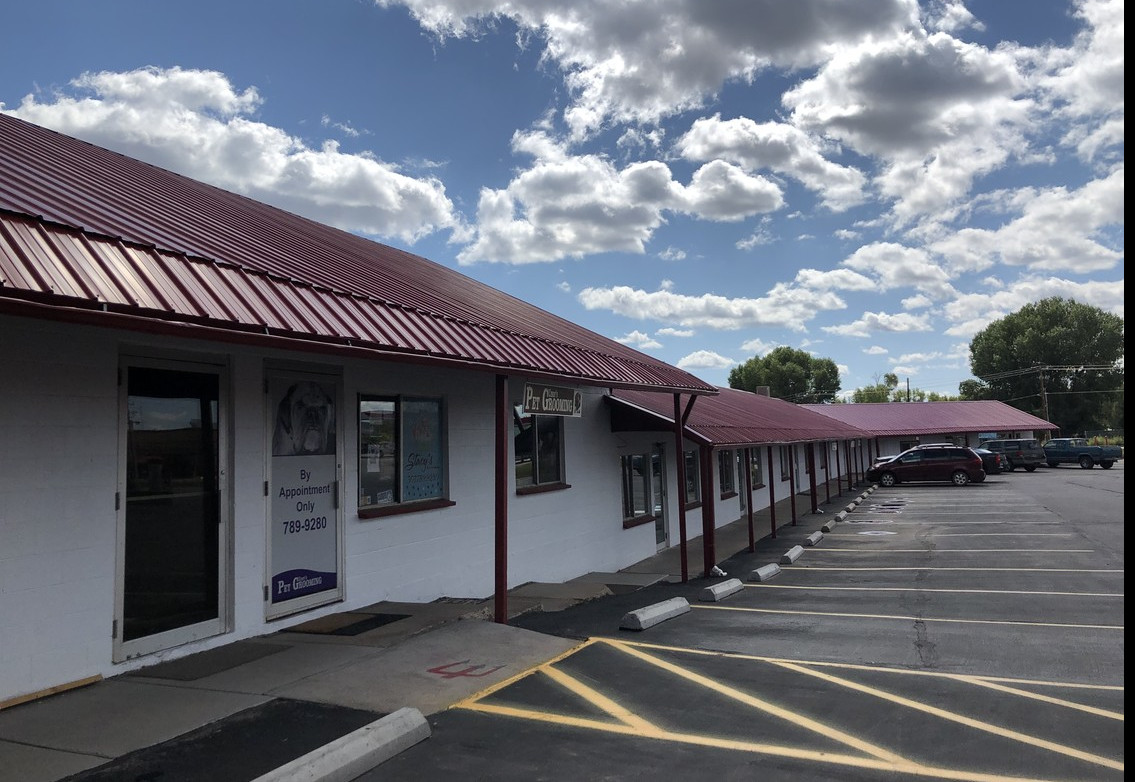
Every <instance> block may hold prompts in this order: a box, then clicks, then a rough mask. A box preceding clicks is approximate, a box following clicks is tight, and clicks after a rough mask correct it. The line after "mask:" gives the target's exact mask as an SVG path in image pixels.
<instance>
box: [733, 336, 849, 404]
mask: <svg viewBox="0 0 1135 782" xmlns="http://www.w3.org/2000/svg"><path fill="white" fill-rule="evenodd" d="M761 386H768V389H769V393H770V394H771V395H772V396H774V397H776V398H777V399H784V400H786V401H789V402H797V403H805V402H807V403H815V402H830V401H832V400H833V399H834V398H835V395H836V394H838V393H839V368H838V367H836V365H835V362H834V361H832V360H831V359H830V358H816V357H815V356H813V355H812V354H811V353H808V352H807V351H803V350H796V349H795V348H790V347H787V346H784V345H782V346H781V347H778V348H773V349H772V350H770V351H769V352H768V353H767V354H765V356H764V357H756V356H754V357H753V358H751V359H749V360H748V361H746V362H745V363H744V364H740V365H738V366H735V367H733V369H731V370H730V371H729V387H730V388H739V389H742V390H744V391H756V390H757V389H758V388H759V387H761Z"/></svg>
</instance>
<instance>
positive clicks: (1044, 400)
mask: <svg viewBox="0 0 1135 782" xmlns="http://www.w3.org/2000/svg"><path fill="white" fill-rule="evenodd" d="M1037 377H1039V378H1040V411H1041V417H1042V418H1043V419H1044V420H1045V421H1047V420H1048V394H1047V393H1046V392H1045V390H1044V367H1039V368H1038V369H1037Z"/></svg>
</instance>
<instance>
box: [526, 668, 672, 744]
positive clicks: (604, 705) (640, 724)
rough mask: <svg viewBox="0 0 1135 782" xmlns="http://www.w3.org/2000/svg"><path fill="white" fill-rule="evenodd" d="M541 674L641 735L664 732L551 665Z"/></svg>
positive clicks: (541, 669) (654, 734)
mask: <svg viewBox="0 0 1135 782" xmlns="http://www.w3.org/2000/svg"><path fill="white" fill-rule="evenodd" d="M540 672H541V673H543V674H545V675H546V676H548V677H550V678H551V679H552V681H554V682H556V683H557V684H559V685H560V686H562V687H565V688H567V689H569V690H571V691H572V692H574V693H575V694H576V695H578V696H579V697H581V698H583V699H584V700H585V701H587V702H588V703H592V704H594V705H596V706H598V707H599V708H600V709H602V710H603V711H605V712H607V713H608V714H610V715H611V716H612V717H614V718H615V719H617V720H618V721H619V722H621V723H623V724H624V725H626V726H627V727H630V728H634V729H635V730H636V731H637V732H638V733H639V734H641V735H644V736H656V735H657V734H659V733H662V732H663V731H662V730H661V729H659V728H658V727H656V726H655V725H654V724H653V723H651V722H648V721H647V720H645V719H643V718H642V717H640V716H638V715H637V714H635V713H634V712H632V711H631V710H630V709H628V708H626V707H624V706H620V705H619V704H618V703H616V702H615V701H613V700H611V699H610V698H608V697H607V696H606V695H604V694H603V693H601V692H599V691H598V690H596V689H595V688H594V687H591V686H589V685H586V684H584V683H583V682H581V681H580V680H579V679H577V678H575V677H574V676H570V675H569V674H566V673H564V672H563V671H561V670H559V669H557V668H553V667H552V666H550V665H545V666H542V667H541V668H540Z"/></svg>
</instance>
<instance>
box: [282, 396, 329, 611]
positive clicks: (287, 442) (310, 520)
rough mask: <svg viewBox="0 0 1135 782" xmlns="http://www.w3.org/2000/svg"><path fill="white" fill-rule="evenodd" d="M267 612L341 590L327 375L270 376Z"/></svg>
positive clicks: (318, 599)
mask: <svg viewBox="0 0 1135 782" xmlns="http://www.w3.org/2000/svg"><path fill="white" fill-rule="evenodd" d="M268 398H269V410H270V411H271V413H272V415H273V421H272V464H271V476H272V477H271V481H270V484H269V493H270V496H271V517H270V518H269V527H270V532H269V545H270V547H271V549H270V552H269V572H270V573H271V581H270V582H269V586H268V600H269V608H268V614H269V616H279V615H282V614H285V613H291V612H294V611H298V610H302V609H304V608H309V607H311V606H315V605H321V604H323V603H326V602H330V601H331V600H335V599H338V598H339V597H340V589H339V511H338V474H339V466H338V462H337V459H338V456H337V453H336V452H337V448H336V432H337V428H336V421H335V400H336V399H337V398H338V388H337V385H336V383H335V381H334V380H333V379H330V378H328V379H316V380H312V379H298V378H295V377H290V378H285V377H272V378H270V379H269V382H268Z"/></svg>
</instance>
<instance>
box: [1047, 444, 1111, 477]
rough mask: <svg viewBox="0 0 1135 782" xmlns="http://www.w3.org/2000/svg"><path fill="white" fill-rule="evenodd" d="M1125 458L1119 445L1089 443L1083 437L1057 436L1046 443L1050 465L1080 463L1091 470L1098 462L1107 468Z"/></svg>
mask: <svg viewBox="0 0 1135 782" xmlns="http://www.w3.org/2000/svg"><path fill="white" fill-rule="evenodd" d="M1122 458H1123V449H1122V448H1120V447H1119V446H1118V445H1089V444H1088V441H1087V440H1085V439H1084V438H1083V437H1055V438H1053V439H1051V440H1049V441H1048V442H1047V443H1045V444H1044V459H1045V461H1046V462H1048V466H1049V467H1057V466H1059V465H1061V464H1078V465H1080V467H1082V468H1083V469H1085V470H1090V469H1092V468H1093V467H1095V466H1096V465H1097V464H1098V465H1099V466H1100V467H1103V468H1104V469H1105V470H1107V469H1110V468H1111V465H1113V464H1115V463H1116V462H1117V461H1119V460H1120V459H1122Z"/></svg>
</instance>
